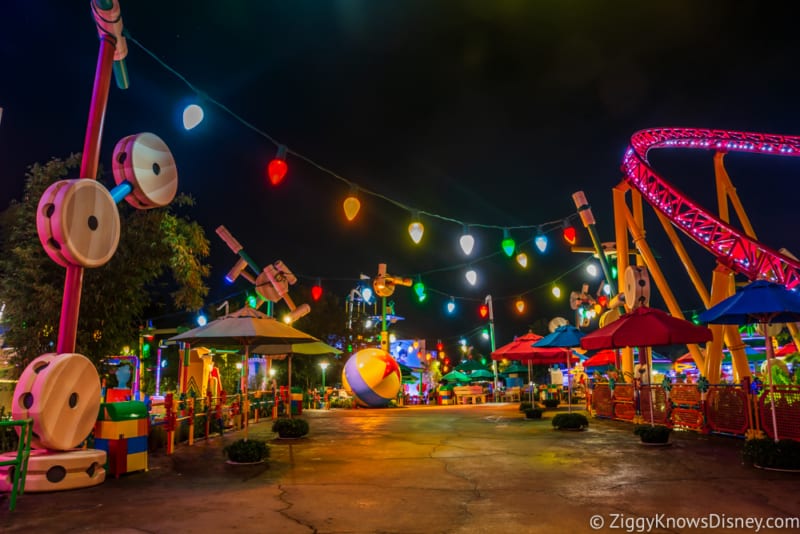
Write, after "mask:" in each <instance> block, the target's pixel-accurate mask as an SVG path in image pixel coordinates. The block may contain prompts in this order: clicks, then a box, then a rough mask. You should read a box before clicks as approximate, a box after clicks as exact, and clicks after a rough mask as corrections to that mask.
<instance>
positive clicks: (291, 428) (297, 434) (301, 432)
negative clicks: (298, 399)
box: [272, 417, 308, 438]
mask: <svg viewBox="0 0 800 534" xmlns="http://www.w3.org/2000/svg"><path fill="white" fill-rule="evenodd" d="M272 431H273V432H277V433H278V436H279V437H282V438H302V437H303V436H305V435H306V434H308V421H306V420H305V419H297V418H293V419H289V418H288V417H279V418H278V419H276V420H275V422H274V423H272Z"/></svg>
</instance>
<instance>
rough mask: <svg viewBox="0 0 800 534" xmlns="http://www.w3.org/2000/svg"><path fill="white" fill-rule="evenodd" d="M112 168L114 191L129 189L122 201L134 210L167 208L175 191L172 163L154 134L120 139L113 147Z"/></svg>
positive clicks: (147, 133) (162, 142)
mask: <svg viewBox="0 0 800 534" xmlns="http://www.w3.org/2000/svg"><path fill="white" fill-rule="evenodd" d="M112 168H113V170H114V181H115V182H116V184H117V188H115V190H117V189H120V190H121V192H122V191H126V190H127V188H128V187H130V188H131V191H130V194H125V195H124V198H125V200H126V201H127V202H128V204H130V205H131V206H133V207H135V208H137V209H140V210H145V209H150V208H160V207H163V206H166V205H167V204H169V203H170V202H172V199H173V198H175V193H177V191H178V169H177V168H176V167H175V159H174V158H173V157H172V153H171V152H170V150H169V147H167V144H166V143H164V141H162V140H161V138H160V137H158V136H157V135H155V134H152V133H149V132H145V133H140V134H136V135H129V136H128V137H125V138H123V139H120V140H119V141H118V142H117V146H115V147H114V158H113V163H112ZM115 199H116V196H115Z"/></svg>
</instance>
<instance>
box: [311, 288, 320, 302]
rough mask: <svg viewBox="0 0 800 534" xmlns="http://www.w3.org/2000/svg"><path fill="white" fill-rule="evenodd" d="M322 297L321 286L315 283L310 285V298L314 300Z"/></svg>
mask: <svg viewBox="0 0 800 534" xmlns="http://www.w3.org/2000/svg"><path fill="white" fill-rule="evenodd" d="M321 297H322V286H320V285H316V286H312V287H311V298H312V299H314V300H315V301H317V300H319V299H320V298H321Z"/></svg>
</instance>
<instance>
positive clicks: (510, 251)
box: [500, 229, 517, 258]
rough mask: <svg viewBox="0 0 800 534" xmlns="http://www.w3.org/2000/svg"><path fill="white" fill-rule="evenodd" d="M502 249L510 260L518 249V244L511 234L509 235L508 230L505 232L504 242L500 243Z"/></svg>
mask: <svg viewBox="0 0 800 534" xmlns="http://www.w3.org/2000/svg"><path fill="white" fill-rule="evenodd" d="M500 247H501V248H502V249H503V252H505V253H506V256H508V257H509V258H510V257H511V256H513V255H514V249H516V248H517V243H516V241H514V238H513V237H511V234H509V233H508V229H505V230H503V241H502V243H500Z"/></svg>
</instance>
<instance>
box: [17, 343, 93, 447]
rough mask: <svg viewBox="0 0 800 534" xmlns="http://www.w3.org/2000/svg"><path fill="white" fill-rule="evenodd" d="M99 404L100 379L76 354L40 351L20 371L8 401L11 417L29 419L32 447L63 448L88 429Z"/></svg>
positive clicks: (83, 436) (81, 437)
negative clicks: (11, 399)
mask: <svg viewBox="0 0 800 534" xmlns="http://www.w3.org/2000/svg"><path fill="white" fill-rule="evenodd" d="M99 408H100V379H99V378H98V376H97V370H96V369H95V367H94V364H92V362H91V361H89V359H88V358H86V357H85V356H82V355H80V354H55V353H50V354H43V355H41V356H39V357H38V358H36V359H35V360H33V361H32V362H31V363H30V365H28V366H27V367H26V368H25V370H24V371H23V372H22V375H21V376H20V378H19V382H18V383H17V387H16V388H15V389H14V398H13V401H12V405H11V415H12V417H13V418H14V419H28V418H30V419H33V439H32V440H31V444H32V446H33V447H34V448H37V449H40V448H45V449H54V450H60V451H63V450H67V449H71V448H73V447H77V446H78V445H80V443H81V442H82V441H83V440H85V439H86V437H87V436H88V435H89V434H90V433H91V431H92V428H93V427H94V423H95V421H96V420H97V413H98V410H99Z"/></svg>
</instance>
